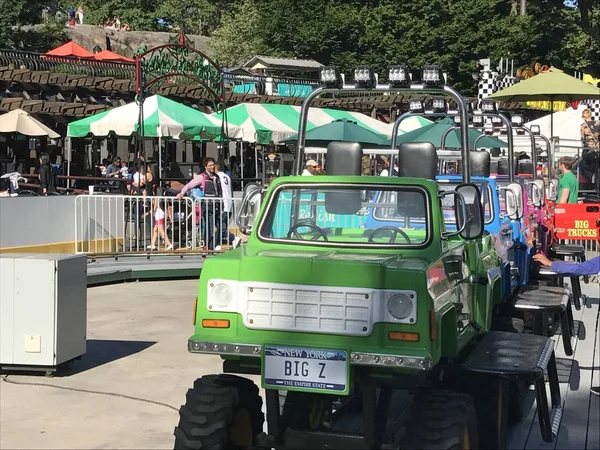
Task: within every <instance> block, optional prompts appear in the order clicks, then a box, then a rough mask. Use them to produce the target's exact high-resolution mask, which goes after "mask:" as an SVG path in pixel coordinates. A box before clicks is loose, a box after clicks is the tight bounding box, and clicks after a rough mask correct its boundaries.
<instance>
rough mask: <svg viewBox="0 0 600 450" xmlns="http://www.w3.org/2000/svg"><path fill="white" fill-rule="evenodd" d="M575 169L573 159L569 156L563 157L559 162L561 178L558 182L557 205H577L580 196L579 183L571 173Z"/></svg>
mask: <svg viewBox="0 0 600 450" xmlns="http://www.w3.org/2000/svg"><path fill="white" fill-rule="evenodd" d="M572 168H573V159H572V158H571V157H569V156H563V157H562V158H560V159H559V160H558V170H559V171H560V173H561V176H560V178H559V180H558V202H557V203H577V197H578V196H579V182H578V181H577V178H576V177H575V175H574V174H573V172H571V169H572Z"/></svg>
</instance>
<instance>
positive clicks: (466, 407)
mask: <svg viewBox="0 0 600 450" xmlns="http://www.w3.org/2000/svg"><path fill="white" fill-rule="evenodd" d="M409 417H410V420H409V424H408V426H407V428H406V429H407V434H406V435H405V436H404V438H403V439H402V442H401V443H400V448H401V449H435V450H449V449H463V448H474V449H476V448H479V440H478V434H477V417H476V412H475V406H474V404H473V400H472V398H471V397H470V396H469V395H466V394H459V393H456V392H444V391H440V392H425V393H421V394H417V395H416V396H415V398H414V400H413V404H412V406H411V412H410V415H409ZM467 434H468V439H469V442H468V445H466V444H467V443H466V442H465V440H466V439H465V437H466V436H467Z"/></svg>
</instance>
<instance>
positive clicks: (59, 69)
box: [0, 49, 135, 80]
mask: <svg viewBox="0 0 600 450" xmlns="http://www.w3.org/2000/svg"><path fill="white" fill-rule="evenodd" d="M3 66H4V67H7V66H12V67H14V68H15V69H20V68H23V69H30V70H35V71H48V72H53V73H64V74H66V75H88V76H97V77H113V78H116V79H122V80H131V79H135V64H133V63H127V62H106V61H98V60H95V59H90V58H75V57H70V56H48V55H44V54H41V53H33V52H23V51H16V50H6V49H1V50H0V67H3Z"/></svg>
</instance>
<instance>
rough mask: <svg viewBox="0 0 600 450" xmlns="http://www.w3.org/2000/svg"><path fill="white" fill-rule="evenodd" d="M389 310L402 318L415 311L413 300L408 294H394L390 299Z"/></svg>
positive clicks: (396, 316) (394, 315)
mask: <svg viewBox="0 0 600 450" xmlns="http://www.w3.org/2000/svg"><path fill="white" fill-rule="evenodd" d="M387 306H388V311H389V312H390V314H391V315H392V316H393V317H395V318H396V319H399V320H402V319H406V318H407V317H409V316H410V315H411V314H412V312H413V302H412V300H411V299H410V298H409V297H408V295H406V294H394V295H392V297H391V298H390V299H389V300H388V305H387Z"/></svg>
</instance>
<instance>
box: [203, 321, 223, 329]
mask: <svg viewBox="0 0 600 450" xmlns="http://www.w3.org/2000/svg"><path fill="white" fill-rule="evenodd" d="M202 327H203V328H229V320H227V319H202Z"/></svg>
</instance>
